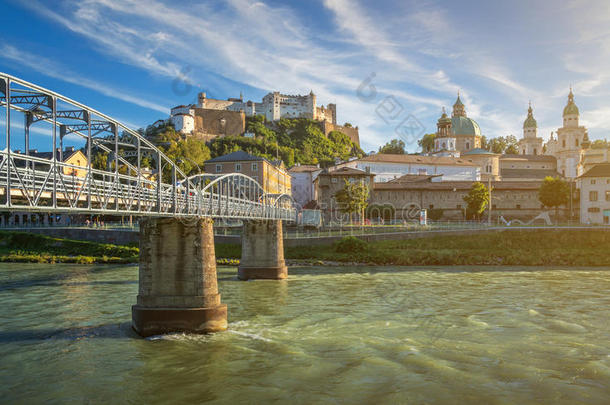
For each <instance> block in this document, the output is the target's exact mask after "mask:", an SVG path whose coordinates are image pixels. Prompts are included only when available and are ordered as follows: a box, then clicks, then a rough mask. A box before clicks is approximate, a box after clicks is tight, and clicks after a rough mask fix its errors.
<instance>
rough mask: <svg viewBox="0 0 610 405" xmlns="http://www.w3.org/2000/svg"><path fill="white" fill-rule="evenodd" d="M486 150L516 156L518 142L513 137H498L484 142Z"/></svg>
mask: <svg viewBox="0 0 610 405" xmlns="http://www.w3.org/2000/svg"><path fill="white" fill-rule="evenodd" d="M486 141H487V142H486V143H487V148H485V149H487V150H490V151H491V152H493V153H506V154H517V153H519V141H518V140H517V137H516V136H514V135H508V136H498V137H496V138H491V139H489V140H486ZM481 144H482V142H481Z"/></svg>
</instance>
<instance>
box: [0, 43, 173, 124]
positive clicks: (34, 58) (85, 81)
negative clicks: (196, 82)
mask: <svg viewBox="0 0 610 405" xmlns="http://www.w3.org/2000/svg"><path fill="white" fill-rule="evenodd" d="M0 58H4V59H8V60H11V61H13V62H17V63H19V64H20V65H22V66H27V67H29V68H30V69H33V70H35V71H37V72H39V73H42V74H44V75H46V76H48V77H53V78H55V79H59V80H62V81H65V82H68V83H72V84H76V85H78V86H82V87H85V88H88V89H91V90H94V91H96V92H98V93H100V94H103V95H105V96H108V97H112V98H115V99H118V100H121V101H125V102H127V103H130V104H134V105H137V106H140V107H144V108H148V109H150V110H154V111H158V112H162V113H164V114H169V108H167V107H165V106H162V105H159V104H156V103H153V102H150V101H148V100H145V99H143V98H139V97H135V96H131V95H129V94H128V93H127V92H125V91H124V90H119V89H115V88H113V87H112V86H110V85H108V84H107V83H99V82H96V81H94V80H92V79H89V78H86V77H83V76H81V75H79V74H77V73H75V72H73V71H71V70H70V69H68V68H67V67H65V66H62V65H60V64H58V63H56V62H54V61H52V60H49V59H47V58H44V57H42V56H40V55H35V54H32V53H29V52H27V51H24V50H18V49H17V48H15V47H13V46H11V45H6V44H4V45H0Z"/></svg>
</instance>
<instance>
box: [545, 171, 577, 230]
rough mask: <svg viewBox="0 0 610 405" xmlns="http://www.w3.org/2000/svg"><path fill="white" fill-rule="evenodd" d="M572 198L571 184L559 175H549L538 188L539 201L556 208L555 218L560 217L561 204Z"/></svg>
mask: <svg viewBox="0 0 610 405" xmlns="http://www.w3.org/2000/svg"><path fill="white" fill-rule="evenodd" d="M569 199H570V186H569V185H568V183H567V182H566V181H564V180H562V179H560V178H559V177H551V176H547V177H546V178H545V179H544V181H543V182H542V184H541V185H540V188H539V189H538V201H540V202H541V203H542V205H544V206H545V207H549V208H553V207H554V208H555V220H557V218H558V211H559V206H560V205H565V204H567V203H568V201H569Z"/></svg>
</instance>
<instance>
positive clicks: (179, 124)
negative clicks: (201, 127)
mask: <svg viewBox="0 0 610 405" xmlns="http://www.w3.org/2000/svg"><path fill="white" fill-rule="evenodd" d="M171 120H172V124H174V129H176V131H178V132H181V133H183V134H190V133H191V132H193V131H194V130H195V118H194V117H193V116H192V115H184V114H179V115H174V116H173V117H172V118H171Z"/></svg>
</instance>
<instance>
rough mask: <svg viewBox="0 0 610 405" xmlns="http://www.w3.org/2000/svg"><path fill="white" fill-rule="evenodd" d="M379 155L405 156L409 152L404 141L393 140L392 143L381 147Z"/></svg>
mask: <svg viewBox="0 0 610 405" xmlns="http://www.w3.org/2000/svg"><path fill="white" fill-rule="evenodd" d="M379 153H388V154H394V155H404V154H406V153H407V151H406V150H405V143H404V142H403V141H401V140H400V139H392V140H391V141H390V142H388V143H386V144H385V145H383V146H381V147H379Z"/></svg>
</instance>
